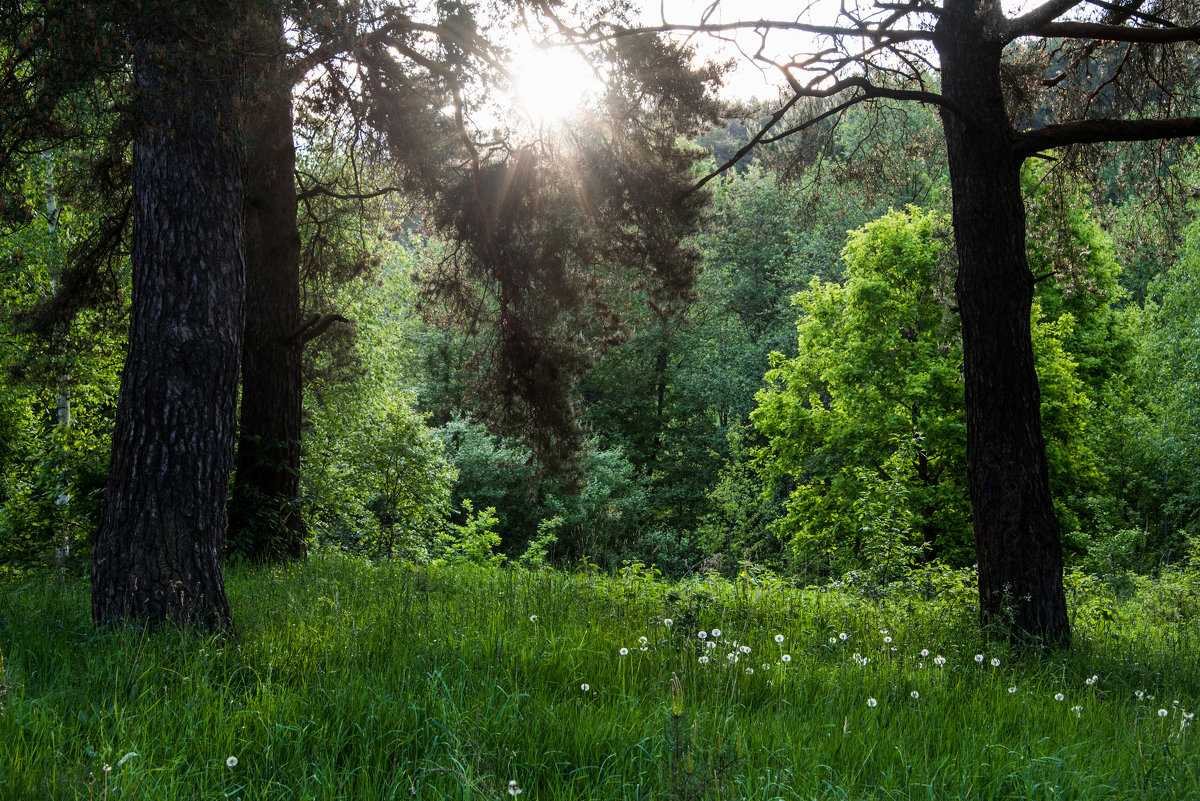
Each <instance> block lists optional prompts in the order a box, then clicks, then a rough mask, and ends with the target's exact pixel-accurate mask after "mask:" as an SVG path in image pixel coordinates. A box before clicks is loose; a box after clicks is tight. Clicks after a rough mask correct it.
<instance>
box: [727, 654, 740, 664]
mask: <svg viewBox="0 0 1200 801" xmlns="http://www.w3.org/2000/svg"><path fill="white" fill-rule="evenodd" d="M725 658H726V659H728V660H729V662H730V663H731V664H732V663H734V662H736V661H738V655H737V654H726V655H725Z"/></svg>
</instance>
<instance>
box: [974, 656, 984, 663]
mask: <svg viewBox="0 0 1200 801" xmlns="http://www.w3.org/2000/svg"><path fill="white" fill-rule="evenodd" d="M975 661H976V662H982V661H983V654H975Z"/></svg>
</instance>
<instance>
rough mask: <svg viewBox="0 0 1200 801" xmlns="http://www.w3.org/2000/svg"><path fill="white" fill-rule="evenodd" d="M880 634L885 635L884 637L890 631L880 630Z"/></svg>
mask: <svg viewBox="0 0 1200 801" xmlns="http://www.w3.org/2000/svg"><path fill="white" fill-rule="evenodd" d="M879 633H880V634H883V635H886V634H887V633H888V630H887V629H880V630H879Z"/></svg>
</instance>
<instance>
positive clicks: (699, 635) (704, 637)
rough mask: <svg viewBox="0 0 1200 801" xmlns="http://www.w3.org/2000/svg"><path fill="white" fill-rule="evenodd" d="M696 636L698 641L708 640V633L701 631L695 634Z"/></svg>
mask: <svg viewBox="0 0 1200 801" xmlns="http://www.w3.org/2000/svg"><path fill="white" fill-rule="evenodd" d="M696 636H697V637H699V638H700V639H702V640H704V639H707V638H708V632H707V631H703V630H701V631H698V632H696Z"/></svg>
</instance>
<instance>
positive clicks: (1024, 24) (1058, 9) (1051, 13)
mask: <svg viewBox="0 0 1200 801" xmlns="http://www.w3.org/2000/svg"><path fill="white" fill-rule="evenodd" d="M1082 2H1083V0H1046V2H1045V3H1042V4H1041V5H1040V6H1038V7H1037V8H1035V9H1034V10H1033V11H1030V12H1028V13H1026V14H1022V15H1021V16H1019V17H1013V18H1012V19H1010V20H1009V21H1008V26H1007V27H1008V30H1006V31H1005V36H1004V40H1005V41H1006V42H1011V41H1012V40H1013V39H1016V38H1018V37H1020V36H1029V35H1031V34H1033V33H1034V32H1035V31H1036V29H1038V28H1040V27H1042V26H1043V25H1046V24H1047V23H1050V22H1053V21H1054V20H1056V19H1058V18H1059V17H1061V16H1062V15H1063V14H1065V13H1067V12H1068V11H1070V10H1071V9H1072V8H1074V7H1075V6H1077V5H1079V4H1080V3H1082Z"/></svg>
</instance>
